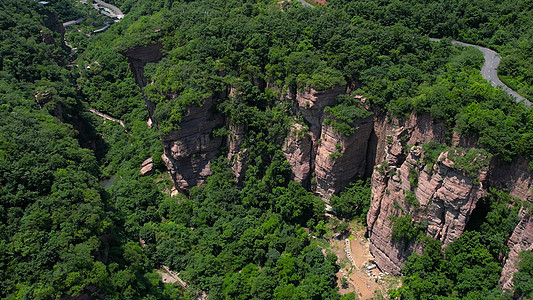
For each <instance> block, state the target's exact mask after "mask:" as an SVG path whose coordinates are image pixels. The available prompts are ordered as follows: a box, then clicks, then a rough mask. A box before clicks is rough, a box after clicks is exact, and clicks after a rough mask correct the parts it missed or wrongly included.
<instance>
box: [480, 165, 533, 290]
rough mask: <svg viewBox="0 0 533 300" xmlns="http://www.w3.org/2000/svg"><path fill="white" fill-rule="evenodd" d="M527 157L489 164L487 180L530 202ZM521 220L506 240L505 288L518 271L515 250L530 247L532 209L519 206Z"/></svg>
mask: <svg viewBox="0 0 533 300" xmlns="http://www.w3.org/2000/svg"><path fill="white" fill-rule="evenodd" d="M528 165H529V164H528V161H526V160H519V161H517V162H516V163H513V164H511V165H505V164H498V163H495V164H493V165H492V166H491V172H490V173H489V180H490V181H491V184H492V185H494V186H496V187H498V188H500V189H507V190H508V191H509V194H511V196H514V197H517V198H519V199H520V200H522V201H525V202H529V203H533V175H532V174H531V173H530V172H529V170H528V169H529V166H528ZM519 216H520V222H519V223H518V225H517V226H516V228H515V229H514V231H513V234H512V235H511V237H510V238H509V241H508V242H507V246H508V247H509V255H508V257H507V259H506V260H505V263H504V266H503V270H502V276H501V278H500V284H501V285H502V286H503V288H504V289H510V288H512V286H513V283H512V276H513V273H514V272H516V271H518V262H519V260H518V254H520V252H522V251H533V212H532V211H531V209H529V210H528V209H525V208H522V209H521V210H520V212H519Z"/></svg>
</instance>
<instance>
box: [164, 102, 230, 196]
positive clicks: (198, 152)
mask: <svg viewBox="0 0 533 300" xmlns="http://www.w3.org/2000/svg"><path fill="white" fill-rule="evenodd" d="M215 103H216V99H213V98H209V99H206V100H205V101H204V104H203V106H201V107H198V106H190V107H189V108H188V110H187V113H186V114H185V115H184V116H183V117H182V122H181V123H180V129H179V130H175V131H173V132H172V133H170V134H169V135H167V136H165V137H163V138H162V141H163V147H164V153H163V155H162V159H163V161H164V162H165V164H166V167H167V169H168V170H169V172H170V174H171V176H172V179H173V181H174V185H175V187H176V188H177V189H178V190H179V191H182V192H185V191H187V190H188V189H189V188H191V187H194V186H197V185H200V184H203V183H204V182H205V179H206V178H207V177H208V176H209V175H211V168H210V166H209V163H210V162H211V161H212V160H213V159H215V157H216V155H217V154H218V152H219V150H220V148H221V147H222V143H223V138H222V137H214V136H213V134H212V131H213V129H215V128H218V127H222V126H223V125H224V119H223V117H222V116H221V115H220V114H216V113H213V110H212V108H213V106H214V105H215Z"/></svg>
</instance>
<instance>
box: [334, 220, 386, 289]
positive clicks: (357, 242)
mask: <svg viewBox="0 0 533 300" xmlns="http://www.w3.org/2000/svg"><path fill="white" fill-rule="evenodd" d="M330 249H331V250H332V251H333V252H334V253H335V254H336V255H337V257H338V258H339V261H338V263H339V265H340V267H341V270H340V271H339V272H338V273H337V278H339V292H340V294H342V295H345V294H348V293H350V292H355V294H356V295H357V296H358V297H359V299H372V298H373V297H374V296H376V292H381V293H382V294H385V293H386V291H387V290H388V289H389V288H391V286H390V283H389V282H391V281H394V279H393V278H392V279H391V278H389V276H387V275H386V274H383V273H381V272H380V271H379V269H377V268H373V269H372V270H367V266H370V265H372V262H373V257H372V255H371V254H370V251H369V244H368V241H367V240H366V239H365V238H364V229H361V228H360V229H359V230H358V231H356V232H354V233H352V235H350V237H349V238H343V239H332V241H331V248H330ZM342 277H345V278H346V279H347V281H348V284H347V287H346V288H343V287H342V286H341V284H340V282H341V280H342Z"/></svg>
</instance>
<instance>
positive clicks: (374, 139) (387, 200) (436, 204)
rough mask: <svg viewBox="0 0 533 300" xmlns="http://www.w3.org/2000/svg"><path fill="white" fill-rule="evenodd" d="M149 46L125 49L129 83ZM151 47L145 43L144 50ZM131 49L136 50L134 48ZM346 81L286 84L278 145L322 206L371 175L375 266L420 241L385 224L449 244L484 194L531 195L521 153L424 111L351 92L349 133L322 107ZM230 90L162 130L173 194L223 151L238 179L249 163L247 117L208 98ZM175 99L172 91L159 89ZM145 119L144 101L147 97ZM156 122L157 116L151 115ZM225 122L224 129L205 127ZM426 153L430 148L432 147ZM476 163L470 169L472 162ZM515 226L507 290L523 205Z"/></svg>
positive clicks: (390, 262)
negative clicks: (319, 86)
mask: <svg viewBox="0 0 533 300" xmlns="http://www.w3.org/2000/svg"><path fill="white" fill-rule="evenodd" d="M156 48H157V47H156V46H151V47H145V48H142V49H141V50H143V51H138V50H139V49H135V50H128V51H126V52H124V55H126V56H127V57H128V58H129V59H130V65H131V68H132V71H133V72H134V74H135V78H136V79H137V82H138V84H139V85H140V86H141V87H143V86H144V85H146V79H145V78H144V76H143V72H142V71H143V69H142V67H143V64H145V63H146V62H154V61H155V60H157V59H159V58H160V57H161V55H160V54H159V52H158V51H155V50H154V49H156ZM150 49H151V50H150ZM133 53H136V54H133ZM348 92H349V90H348V89H347V86H345V85H343V86H337V87H334V88H330V89H327V90H323V91H317V90H314V89H303V90H297V91H294V92H291V91H287V92H286V93H284V96H281V98H280V100H281V101H282V102H283V103H289V104H290V106H291V107H292V108H291V110H290V111H291V114H292V122H291V124H289V129H288V131H287V136H286V138H285V139H284V140H283V141H281V149H282V151H283V153H284V155H285V158H286V159H287V161H288V163H289V164H290V166H291V169H292V179H294V180H295V181H298V182H301V183H302V185H303V186H304V187H306V188H308V189H309V190H311V191H313V192H314V193H315V194H316V195H318V196H320V197H321V198H322V199H323V200H324V201H325V202H326V203H329V199H330V197H331V196H332V195H335V194H338V193H339V192H340V191H341V190H342V189H343V188H345V187H346V186H347V185H348V184H349V183H350V182H353V181H354V180H356V179H357V178H370V180H371V186H372V200H371V207H370V211H369V213H368V215H367V223H368V230H367V235H368V238H369V241H370V251H371V253H372V255H373V256H374V259H375V262H376V264H377V265H378V267H379V268H380V269H381V270H382V271H384V272H388V273H392V274H398V275H399V274H400V273H401V268H402V266H403V264H404V263H405V261H406V260H407V258H408V257H409V255H410V254H411V253H413V252H416V253H422V251H423V249H424V243H423V242H420V241H419V240H418V239H416V238H414V237H413V236H411V237H407V238H405V237H403V238H395V237H394V232H393V231H394V223H395V221H396V220H398V219H399V218H408V221H409V222H410V223H411V224H413V226H414V228H415V229H416V230H418V231H420V232H421V233H422V234H423V235H424V236H429V237H431V238H434V239H437V240H439V241H441V242H442V243H443V245H444V246H446V245H448V244H449V243H451V242H452V241H454V240H455V239H457V238H458V237H459V236H460V235H461V234H462V233H463V232H464V231H465V230H466V228H467V227H468V224H469V222H476V221H479V220H473V219H475V218H479V217H480V216H479V215H475V214H474V212H475V211H476V210H482V209H483V207H482V206H483V205H486V204H485V203H484V202H483V199H484V197H485V196H486V195H487V193H488V191H489V189H491V188H497V189H500V190H506V191H508V193H509V194H510V195H511V196H513V197H517V198H519V199H520V200H521V201H524V202H529V203H531V202H533V198H532V192H531V191H532V187H533V175H532V174H531V172H530V171H529V170H528V164H529V162H528V161H527V160H526V159H524V158H522V159H519V160H518V161H516V162H513V163H504V162H501V161H499V160H498V159H496V158H492V156H491V155H487V153H486V152H483V151H478V150H479V147H478V145H476V143H475V140H474V139H473V138H471V137H468V136H463V135H460V134H459V133H457V132H456V131H454V130H453V129H451V128H447V127H446V125H445V124H444V123H443V122H441V121H438V120H435V119H433V118H432V117H431V116H430V115H429V114H420V115H417V114H415V113H413V114H411V115H410V116H408V117H407V118H404V119H398V118H394V117H391V116H390V114H386V113H383V112H379V111H371V110H370V108H368V107H367V106H366V105H365V101H366V99H365V98H364V97H362V96H359V95H355V96H353V94H352V96H350V97H352V98H354V101H357V103H359V104H358V106H359V107H360V109H362V110H364V111H366V112H367V116H365V117H364V118H360V119H356V120H353V121H352V122H350V123H349V126H350V128H353V130H352V132H351V133H350V134H348V135H346V134H343V133H341V132H338V131H336V130H335V128H334V126H332V123H331V119H332V118H333V116H332V113H331V112H328V109H327V108H328V107H334V106H335V105H338V104H339V96H342V95H346V94H349V93H348ZM234 93H235V89H234V88H232V87H231V86H228V87H227V93H223V94H219V95H213V96H212V97H210V98H208V99H205V100H204V101H203V104H202V105H201V106H196V105H193V106H190V107H188V109H187V112H186V113H185V114H184V115H183V118H182V121H181V123H180V124H179V127H180V129H178V130H175V131H173V132H172V133H170V134H168V135H166V136H164V137H162V142H163V145H164V149H165V150H164V154H163V160H164V162H165V164H166V166H167V169H168V170H169V173H170V174H171V175H172V179H173V181H174V184H175V187H176V188H177V189H178V190H179V191H181V192H187V190H188V189H189V188H191V187H193V186H196V185H199V184H203V183H204V182H205V180H206V178H207V177H208V176H209V175H210V174H211V170H210V166H209V164H210V162H211V161H212V160H214V159H215V158H216V157H217V156H218V155H219V154H220V153H222V149H223V148H224V149H226V150H225V151H227V158H228V159H229V161H230V162H231V164H232V166H233V170H234V174H235V177H236V180H237V181H242V179H243V178H244V176H245V172H246V167H247V165H248V162H247V159H246V149H243V148H241V146H242V144H243V140H244V138H245V136H246V124H233V123H232V122H231V121H229V120H227V119H226V118H225V117H224V116H223V115H222V114H221V113H220V112H218V111H217V109H216V106H217V101H219V100H220V99H223V98H227V97H230V98H231V97H233V96H234ZM167 96H168V97H169V98H173V97H174V98H175V97H176V95H167ZM146 101H147V107H148V110H149V112H150V116H153V109H154V106H153V103H150V101H149V100H148V99H147V100H146ZM154 121H155V123H157V120H154ZM222 127H224V128H226V130H227V134H226V135H225V136H220V135H217V136H215V135H214V134H213V132H214V131H215V130H216V129H219V128H222ZM431 143H437V144H448V146H446V147H445V149H443V150H442V151H440V152H439V151H437V153H432V156H435V158H433V159H434V161H431V158H429V156H430V155H429V154H428V153H427V152H426V150H425V149H424V147H425V145H428V144H431ZM427 151H433V152H435V151H436V150H435V149H429V150H427ZM472 165H475V166H476V167H475V168H471V166H472ZM520 218H521V220H520V223H519V224H518V226H517V227H516V228H515V230H514V233H513V235H512V236H511V238H510V239H509V241H507V245H508V246H509V248H510V254H509V257H508V258H507V259H506V260H505V261H504V262H502V263H503V264H504V269H503V272H502V275H501V280H500V282H501V284H502V285H503V286H504V287H505V288H509V287H510V279H511V275H512V273H513V272H515V271H516V270H517V256H518V253H519V252H520V251H522V250H531V249H532V247H533V246H532V245H533V234H532V230H531V228H532V226H533V219H532V218H531V212H530V211H529V210H527V209H522V210H521V211H520Z"/></svg>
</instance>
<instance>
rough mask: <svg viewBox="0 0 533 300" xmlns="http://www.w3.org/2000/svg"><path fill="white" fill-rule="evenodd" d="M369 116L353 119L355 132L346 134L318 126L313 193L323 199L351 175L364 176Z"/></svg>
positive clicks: (370, 121)
mask: <svg viewBox="0 0 533 300" xmlns="http://www.w3.org/2000/svg"><path fill="white" fill-rule="evenodd" d="M372 119H373V116H370V117H367V118H364V119H359V120H357V121H355V122H354V123H353V127H354V129H355V131H354V133H352V134H351V135H349V136H345V135H343V134H342V133H338V132H336V131H335V130H334V129H333V127H331V126H324V127H323V128H322V135H321V141H320V143H319V145H318V150H317V154H316V159H315V169H314V170H315V176H316V189H315V192H316V193H317V194H318V195H319V196H321V197H322V198H323V199H329V198H330V197H331V196H332V195H333V194H336V193H338V192H339V191H341V190H342V189H343V188H345V187H346V186H347V185H348V184H349V183H350V182H352V181H353V179H354V177H355V176H359V177H363V176H364V174H365V167H366V156H367V145H368V140H369V137H370V133H371V132H372V127H373V123H372Z"/></svg>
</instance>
